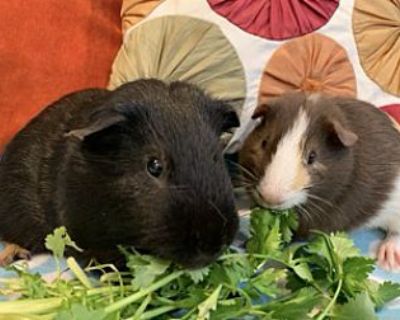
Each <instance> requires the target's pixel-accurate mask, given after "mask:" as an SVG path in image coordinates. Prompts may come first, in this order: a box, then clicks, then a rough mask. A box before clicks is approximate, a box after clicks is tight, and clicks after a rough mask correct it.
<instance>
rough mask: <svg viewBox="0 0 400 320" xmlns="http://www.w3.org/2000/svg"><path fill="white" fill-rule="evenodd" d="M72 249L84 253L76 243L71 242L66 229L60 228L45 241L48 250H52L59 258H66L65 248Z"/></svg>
mask: <svg viewBox="0 0 400 320" xmlns="http://www.w3.org/2000/svg"><path fill="white" fill-rule="evenodd" d="M67 246H68V247H72V248H74V249H75V250H77V251H80V252H81V251H82V249H81V248H79V247H78V246H77V245H76V243H75V242H74V241H72V240H71V238H70V237H69V235H68V233H67V229H66V228H65V227H59V228H57V229H55V230H54V232H53V233H52V234H49V235H48V236H47V237H46V240H45V247H46V249H48V250H50V251H51V252H52V253H53V255H54V256H56V257H57V258H62V257H63V256H64V251H65V247H67Z"/></svg>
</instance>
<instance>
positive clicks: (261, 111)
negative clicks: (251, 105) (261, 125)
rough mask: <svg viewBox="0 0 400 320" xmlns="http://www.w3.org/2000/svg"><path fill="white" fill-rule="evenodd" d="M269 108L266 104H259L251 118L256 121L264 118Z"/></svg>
mask: <svg viewBox="0 0 400 320" xmlns="http://www.w3.org/2000/svg"><path fill="white" fill-rule="evenodd" d="M268 108H269V107H268V104H266V103H262V104H259V105H258V106H257V108H256V109H255V110H254V112H253V115H252V116H251V118H252V119H253V120H255V119H258V118H261V117H264V116H265V114H266V113H267V111H268Z"/></svg>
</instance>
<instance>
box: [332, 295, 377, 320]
mask: <svg viewBox="0 0 400 320" xmlns="http://www.w3.org/2000/svg"><path fill="white" fill-rule="evenodd" d="M332 318H333V319H335V320H354V319H362V320H377V319H378V318H377V316H376V315H375V311H374V304H373V303H372V301H371V299H370V297H369V296H368V294H367V293H366V292H363V293H360V294H358V295H357V296H356V297H355V298H354V299H351V300H350V301H349V302H347V303H346V304H344V305H337V306H336V307H335V308H334V311H333V316H332Z"/></svg>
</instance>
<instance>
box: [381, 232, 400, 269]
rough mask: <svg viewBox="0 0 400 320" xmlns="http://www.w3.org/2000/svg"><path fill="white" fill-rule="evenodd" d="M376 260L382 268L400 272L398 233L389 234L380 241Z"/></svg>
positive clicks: (399, 238) (399, 237) (399, 241)
mask: <svg viewBox="0 0 400 320" xmlns="http://www.w3.org/2000/svg"><path fill="white" fill-rule="evenodd" d="M377 260H378V261H377V262H378V265H379V266H380V267H381V268H382V269H385V270H388V271H396V272H400V235H393V234H390V235H388V236H387V237H386V239H385V240H383V241H382V242H381V244H380V245H379V247H378V251H377Z"/></svg>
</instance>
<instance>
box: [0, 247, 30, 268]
mask: <svg viewBox="0 0 400 320" xmlns="http://www.w3.org/2000/svg"><path fill="white" fill-rule="evenodd" d="M17 258H19V259H25V260H29V259H30V258H31V253H30V252H29V251H28V250H26V249H24V248H21V247H20V246H19V245H17V244H13V243H6V244H5V246H4V249H3V250H2V251H1V252H0V267H5V266H7V265H9V264H11V263H12V262H14V261H15V260H16V259H17Z"/></svg>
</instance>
